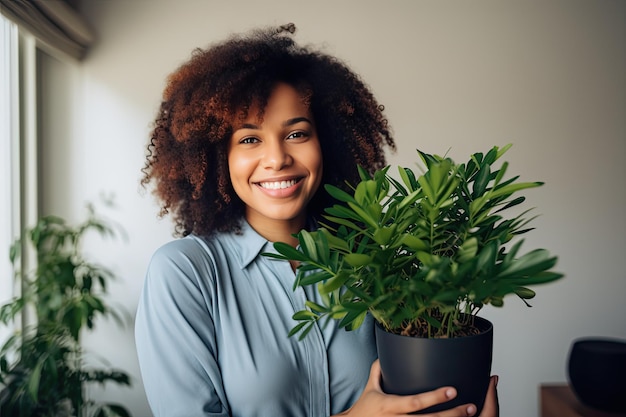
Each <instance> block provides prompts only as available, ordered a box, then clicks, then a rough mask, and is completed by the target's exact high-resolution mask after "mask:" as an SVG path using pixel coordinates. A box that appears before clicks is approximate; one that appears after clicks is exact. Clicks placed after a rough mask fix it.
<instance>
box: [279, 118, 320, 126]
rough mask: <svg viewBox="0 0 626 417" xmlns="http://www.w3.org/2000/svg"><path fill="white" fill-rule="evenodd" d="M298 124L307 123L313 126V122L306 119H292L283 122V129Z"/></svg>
mask: <svg viewBox="0 0 626 417" xmlns="http://www.w3.org/2000/svg"><path fill="white" fill-rule="evenodd" d="M300 122H306V123H308V124H310V125H312V124H313V122H311V121H310V120H309V119H308V118H306V117H294V118H293V119H289V120H285V121H284V122H283V127H287V126H292V125H295V124H296V123H300Z"/></svg>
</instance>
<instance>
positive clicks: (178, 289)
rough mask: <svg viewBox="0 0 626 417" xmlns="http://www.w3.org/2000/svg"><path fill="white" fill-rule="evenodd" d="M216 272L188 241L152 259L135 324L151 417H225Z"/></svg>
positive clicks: (174, 244) (164, 249)
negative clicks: (215, 310)
mask: <svg viewBox="0 0 626 417" xmlns="http://www.w3.org/2000/svg"><path fill="white" fill-rule="evenodd" d="M214 279H215V268H214V267H213V263H212V261H211V257H210V256H208V254H207V253H206V251H203V250H202V249H201V248H200V246H199V245H198V243H197V242H195V241H194V240H191V239H179V240H176V241H173V242H170V243H168V244H166V245H164V246H163V247H161V248H160V249H159V250H157V251H156V252H155V254H154V255H153V257H152V259H151V261H150V264H149V267H148V271H147V274H146V279H145V282H144V287H143V290H142V293H141V297H140V300H139V306H138V309H137V314H136V321H135V339H136V344H137V354H138V359H139V365H140V370H141V375H142V380H143V383H144V387H145V391H146V395H147V398H148V402H149V404H150V407H151V409H152V412H153V414H154V416H155V417H178V416H181V417H182V416H185V417H188V416H229V415H230V414H229V407H228V404H227V401H226V397H225V394H224V388H223V384H222V378H221V375H220V372H219V367H218V364H217V360H216V357H217V349H216V341H215V326H214V317H212V315H211V308H210V304H211V303H212V302H213V300H212V293H211V291H210V288H211V286H213V287H214V285H212V284H214V282H215V281H214Z"/></svg>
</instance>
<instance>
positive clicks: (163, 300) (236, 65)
mask: <svg viewBox="0 0 626 417" xmlns="http://www.w3.org/2000/svg"><path fill="white" fill-rule="evenodd" d="M294 30H295V27H294V26H293V25H286V26H282V27H280V28H278V29H273V28H270V29H267V30H262V31H257V32H252V33H250V34H245V35H241V36H235V37H233V38H231V39H228V40H226V41H225V42H222V43H218V44H216V45H213V46H211V47H210V48H208V49H206V50H198V51H196V52H195V53H194V55H193V56H192V58H191V59H190V61H189V62H187V63H186V64H184V65H183V66H182V67H180V68H179V69H178V70H177V71H175V72H174V73H173V74H172V75H171V76H170V78H169V80H168V81H169V82H168V85H167V87H166V89H165V94H164V99H163V102H162V105H161V111H160V113H159V115H158V118H157V120H156V125H155V128H154V130H153V134H152V137H151V141H150V143H149V145H148V150H149V153H148V156H147V160H146V165H145V168H144V174H145V176H144V184H149V183H151V184H152V185H154V186H155V188H154V191H155V194H156V196H157V197H158V198H159V201H160V203H161V207H162V213H168V212H171V213H172V214H173V216H174V220H175V222H176V226H177V231H178V232H179V233H180V234H181V235H183V238H182V239H178V240H174V241H171V242H168V243H166V244H165V245H163V246H162V247H160V248H159V249H158V250H157V251H156V253H155V254H154V256H153V257H152V260H151V262H150V265H149V267H148V272H147V275H146V280H145V283H144V287H143V291H142V295H141V299H140V302H139V306H138V309H137V316H136V322H135V335H136V343H137V351H138V358H139V363H140V367H141V373H142V377H143V381H144V386H145V389H146V394H147V397H148V401H149V402H150V406H151V408H152V411H153V413H154V414H155V416H157V417H158V416H167V417H175V416H190V415H194V416H200V415H204V416H214V417H215V416H222V417H226V416H243V417H255V416H291V417H299V416H302V417H304V416H326V417H328V416H331V415H339V414H341V415H355V416H359V417H368V416H377V417H384V416H398V415H405V414H406V413H407V412H411V411H416V410H419V409H423V408H426V407H428V406H430V405H433V404H438V403H442V402H445V401H448V400H449V399H451V398H452V397H454V396H455V395H456V391H455V390H454V389H453V388H451V387H442V388H439V389H437V390H434V391H431V392H428V393H424V394H419V395H407V396H390V395H386V394H385V393H384V392H383V391H382V389H381V388H380V367H378V366H377V361H376V347H375V343H374V327H373V321H372V319H371V317H368V318H366V319H365V320H364V321H365V324H364V325H363V326H362V327H361V328H360V329H359V330H357V331H354V332H346V331H343V329H341V328H339V327H338V326H336V325H329V326H325V327H322V326H319V327H316V328H315V330H314V331H312V332H310V334H311V335H312V336H311V337H309V338H307V339H306V340H302V341H298V340H297V339H295V338H289V337H288V335H289V330H290V329H291V327H293V324H294V322H293V316H294V314H295V313H296V311H298V310H302V309H303V308H304V306H305V305H310V303H314V304H321V303H323V300H322V299H321V298H320V295H319V293H317V292H316V291H315V290H314V289H312V288H296V290H295V291H294V290H293V284H294V279H295V275H294V264H292V263H290V262H288V261H286V260H269V259H267V258H265V257H264V256H262V254H263V253H265V252H268V251H274V248H273V246H272V242H276V241H282V242H292V243H293V244H294V246H295V244H296V242H295V240H294V237H293V235H294V234H295V233H297V232H298V231H300V230H301V229H303V228H307V229H309V230H312V229H315V228H317V223H316V221H317V219H318V218H320V214H321V211H322V209H323V208H324V207H326V206H327V205H328V204H329V203H330V202H331V201H332V199H333V197H332V196H331V195H330V194H327V193H325V191H324V190H323V188H322V187H321V186H320V185H321V184H322V183H331V184H335V185H336V186H337V187H346V182H349V181H354V180H355V179H357V178H358V177H359V172H358V169H357V165H361V166H362V167H365V169H368V170H370V171H371V172H373V171H374V170H376V169H378V168H382V167H383V166H384V165H385V156H384V148H385V145H388V146H389V147H391V148H392V149H394V148H395V144H394V141H393V139H392V137H391V135H390V132H389V130H388V127H387V122H386V120H385V118H384V116H383V113H382V107H381V106H379V104H378V103H377V101H376V100H375V98H374V97H373V95H372V93H371V92H370V90H369V88H368V87H367V86H366V85H365V84H364V83H363V82H362V81H361V80H360V78H359V76H358V75H356V74H355V73H354V72H352V71H351V70H350V69H349V68H347V67H346V66H345V65H344V64H343V63H341V62H340V61H339V60H337V59H336V58H333V57H331V56H328V55H325V54H323V53H320V52H317V51H313V50H311V49H309V48H303V47H301V46H298V45H297V44H296V43H295V42H294V41H293V39H292V38H291V37H290V36H289V34H290V33H293V31H294ZM494 390H495V388H494V387H493V386H492V390H491V395H492V397H491V406H492V407H491V414H489V413H487V414H484V416H485V417H492V415H493V411H494V408H495V405H494V401H493V398H494V392H495V391H494ZM475 411H476V407H475V406H474V405H470V404H464V405H460V406H458V407H454V408H453V409H452V410H448V411H447V413H444V414H441V416H442V417H443V416H449V417H454V416H466V415H472V414H473V413H474V412H475Z"/></svg>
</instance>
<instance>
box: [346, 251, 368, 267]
mask: <svg viewBox="0 0 626 417" xmlns="http://www.w3.org/2000/svg"><path fill="white" fill-rule="evenodd" d="M344 259H345V260H346V262H347V263H348V264H349V265H350V266H353V267H355V268H358V267H361V266H365V265H368V264H369V263H371V262H372V258H371V257H370V255H364V254H361V253H348V254H347V255H346V256H345V257H344Z"/></svg>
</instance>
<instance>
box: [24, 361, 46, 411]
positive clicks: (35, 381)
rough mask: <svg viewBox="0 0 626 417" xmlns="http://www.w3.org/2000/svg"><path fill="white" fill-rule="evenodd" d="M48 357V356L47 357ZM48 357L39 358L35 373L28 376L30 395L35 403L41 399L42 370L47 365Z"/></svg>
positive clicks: (34, 369)
mask: <svg viewBox="0 0 626 417" xmlns="http://www.w3.org/2000/svg"><path fill="white" fill-rule="evenodd" d="M46 356H47V355H46ZM46 356H44V357H42V358H39V360H38V361H37V363H36V364H35V367H34V368H33V371H32V372H31V374H30V375H29V376H28V394H29V395H30V397H31V398H32V400H33V401H35V402H37V401H38V398H39V382H40V381H41V369H42V368H43V364H44V363H45V360H46Z"/></svg>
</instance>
